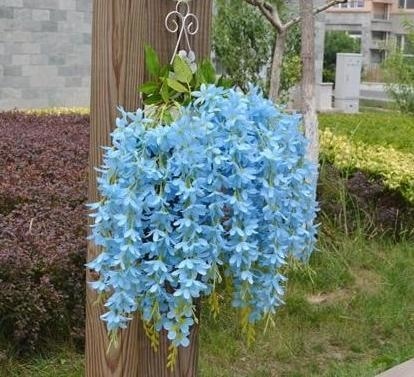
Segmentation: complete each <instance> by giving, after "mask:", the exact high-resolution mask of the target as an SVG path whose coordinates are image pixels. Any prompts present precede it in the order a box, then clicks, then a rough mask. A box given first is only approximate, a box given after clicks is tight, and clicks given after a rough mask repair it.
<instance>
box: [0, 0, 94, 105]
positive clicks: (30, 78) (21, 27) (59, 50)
mask: <svg viewBox="0 0 414 377" xmlns="http://www.w3.org/2000/svg"><path fill="white" fill-rule="evenodd" d="M91 11H92V0H0V77H1V83H0V110H2V109H4V108H13V107H18V108H26V107H36V106H42V107H45V106H51V105H52V104H53V105H60V106H64V105H71V104H73V105H77V106H88V105H89V95H90V70H91V63H90V59H91V33H92V26H91V24H92V13H91Z"/></svg>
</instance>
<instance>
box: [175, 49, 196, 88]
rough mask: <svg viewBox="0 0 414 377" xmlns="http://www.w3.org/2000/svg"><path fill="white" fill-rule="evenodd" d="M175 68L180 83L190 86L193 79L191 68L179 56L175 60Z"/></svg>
mask: <svg viewBox="0 0 414 377" xmlns="http://www.w3.org/2000/svg"><path fill="white" fill-rule="evenodd" d="M173 68H174V73H175V77H176V79H177V80H178V81H181V82H183V83H186V84H188V83H189V82H190V81H191V79H192V78H193V72H191V69H190V66H189V65H188V64H187V62H185V61H184V59H182V58H181V57H180V56H178V55H177V56H176V57H175V58H174V62H173Z"/></svg>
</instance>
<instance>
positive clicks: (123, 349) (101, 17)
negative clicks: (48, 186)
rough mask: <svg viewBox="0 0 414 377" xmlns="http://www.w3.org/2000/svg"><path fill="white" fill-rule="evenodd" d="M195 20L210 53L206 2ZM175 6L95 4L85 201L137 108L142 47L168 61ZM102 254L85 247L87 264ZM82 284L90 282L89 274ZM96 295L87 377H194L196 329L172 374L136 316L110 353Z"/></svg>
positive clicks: (93, 194)
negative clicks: (125, 115) (168, 26)
mask: <svg viewBox="0 0 414 377" xmlns="http://www.w3.org/2000/svg"><path fill="white" fill-rule="evenodd" d="M194 4H195V12H197V14H198V15H199V17H200V22H201V24H200V36H202V37H201V38H200V39H197V38H196V39H195V40H194V45H195V46H196V51H197V52H198V51H199V54H200V56H208V55H209V51H210V27H211V0H202V1H198V2H195V3H194ZM174 8H175V3H174V2H173V1H172V0H94V1H93V12H94V14H93V37H92V81H91V83H92V92H91V132H90V156H89V167H90V168H89V202H95V201H97V200H98V193H97V189H96V171H95V167H96V166H99V165H100V164H101V160H102V149H101V146H103V145H109V144H110V132H111V131H112V130H113V128H114V125H115V119H116V116H117V110H116V108H117V106H119V105H120V106H123V107H124V108H125V109H126V110H135V109H136V108H137V107H138V106H139V105H140V98H139V94H138V92H137V87H138V86H139V85H140V84H141V83H142V82H144V81H145V79H146V73H145V67H144V45H145V44H150V45H151V46H153V47H154V48H155V49H156V50H157V52H158V53H159V54H160V57H161V60H162V61H163V62H164V63H166V62H168V60H169V58H170V57H171V54H172V52H173V49H174V47H175V43H176V40H177V39H176V38H177V36H176V35H172V34H170V33H168V32H167V31H166V30H165V28H164V18H165V16H166V14H167V13H168V12H169V11H170V10H172V9H174ZM98 253H99V250H98V249H97V248H96V247H95V246H94V245H93V244H92V243H89V245H88V260H91V259H93V258H94V257H95V256H96V255H97V254H98ZM87 280H88V281H91V280H93V276H91V273H90V272H87ZM96 299H97V297H96V294H95V293H94V292H93V291H92V290H91V289H89V288H88V289H87V298H86V376H87V377H193V376H196V374H197V358H198V331H199V328H198V326H197V327H195V328H194V329H193V331H192V342H191V344H192V346H190V347H188V348H187V349H183V350H180V353H179V360H178V363H177V367H176V369H175V371H174V372H173V373H170V372H169V371H168V370H167V369H166V358H167V353H168V352H167V349H168V342H167V339H166V336H165V334H164V335H163V336H162V337H161V344H160V350H159V352H158V353H154V352H153V350H152V349H151V347H150V344H149V341H148V339H147V338H146V336H145V334H144V331H143V329H142V324H141V322H140V320H139V319H138V318H135V319H134V320H133V321H132V323H130V325H129V328H128V329H127V330H126V331H124V332H123V333H122V334H121V337H120V344H119V347H118V348H117V349H110V350H109V352H107V351H108V346H109V343H108V338H107V334H106V329H105V326H104V324H103V323H102V321H101V320H100V319H99V316H100V315H101V314H102V313H103V312H104V308H103V307H102V305H96V304H95V301H96Z"/></svg>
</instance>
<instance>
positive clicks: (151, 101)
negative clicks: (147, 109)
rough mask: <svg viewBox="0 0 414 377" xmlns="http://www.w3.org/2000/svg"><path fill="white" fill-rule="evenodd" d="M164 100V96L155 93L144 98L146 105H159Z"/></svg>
mask: <svg viewBox="0 0 414 377" xmlns="http://www.w3.org/2000/svg"><path fill="white" fill-rule="evenodd" d="M162 102H163V101H162V97H161V95H160V94H154V95H152V96H150V97H147V98H145V99H144V104H145V105H158V104H160V103H162Z"/></svg>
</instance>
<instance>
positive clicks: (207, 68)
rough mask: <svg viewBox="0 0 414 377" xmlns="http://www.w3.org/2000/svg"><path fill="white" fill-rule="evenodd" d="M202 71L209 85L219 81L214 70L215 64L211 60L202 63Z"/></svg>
mask: <svg viewBox="0 0 414 377" xmlns="http://www.w3.org/2000/svg"><path fill="white" fill-rule="evenodd" d="M200 71H201V73H202V74H203V77H204V78H205V80H206V81H207V83H209V84H214V83H215V82H216V79H217V75H216V70H215V69H214V66H213V64H212V63H211V62H210V60H204V61H203V62H202V63H201V66H200Z"/></svg>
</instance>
